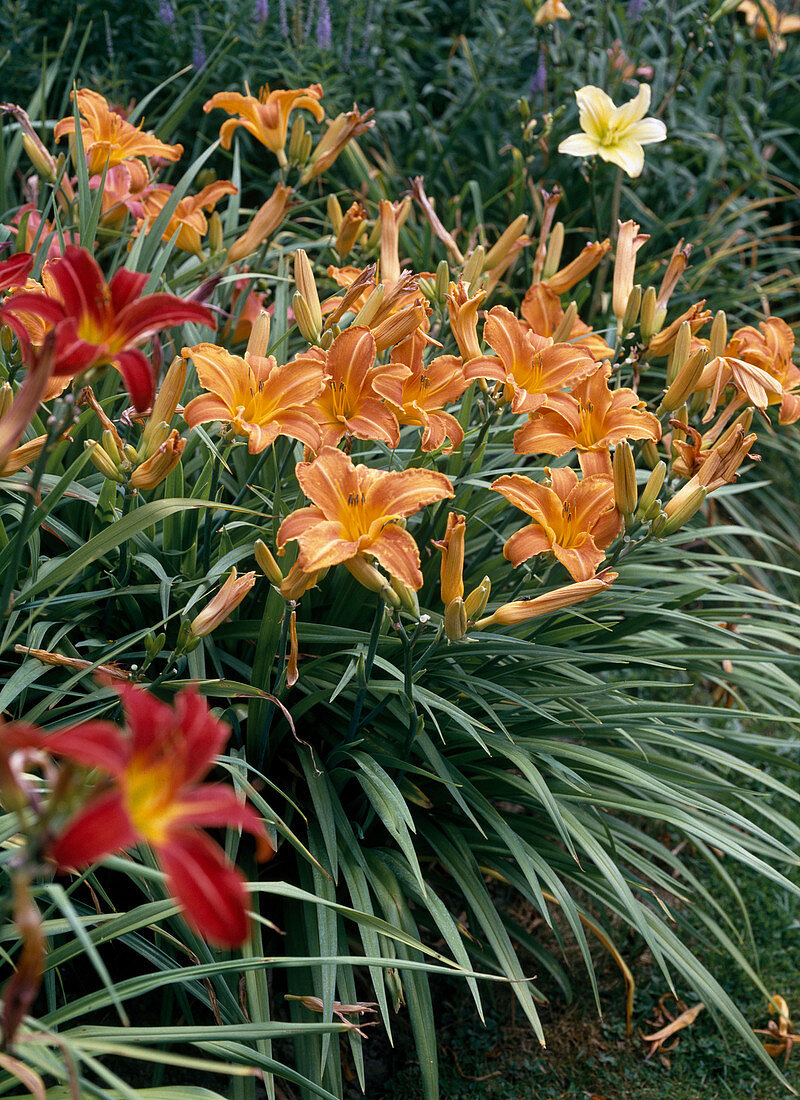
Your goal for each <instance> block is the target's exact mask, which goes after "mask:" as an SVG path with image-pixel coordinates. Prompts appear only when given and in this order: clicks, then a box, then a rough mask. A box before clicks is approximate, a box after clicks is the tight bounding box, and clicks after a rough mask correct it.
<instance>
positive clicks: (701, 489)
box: [658, 477, 708, 537]
mask: <svg viewBox="0 0 800 1100" xmlns="http://www.w3.org/2000/svg"><path fill="white" fill-rule="evenodd" d="M707 494H708V489H706V487H705V485H701V484H700V483H699V482H698V480H697V478H696V477H693V478H692V479H691V481H687V482H686V484H685V485H684V486H683V487H682V488H681V489H679V490H678V492H677V493H676V494H675V496H674V497H673V498H672V499H671V500H668V501H667V503H666V506H665V508H664V514H665V516H666V520H665V522H664V524H663V525H660V527H659V530H658V535H659V537H664V536H666V535H672V534H674V533H675V531H679V530H680V529H681V527H683V525H684V524H685V523H688V522H689V520H690V519H691V518H692V516H693V515H694V514H695V513H696V512H697V511H698V510H699V509H700V508H701V507H702V505H703V501H704V500H705V499H706V496H707Z"/></svg>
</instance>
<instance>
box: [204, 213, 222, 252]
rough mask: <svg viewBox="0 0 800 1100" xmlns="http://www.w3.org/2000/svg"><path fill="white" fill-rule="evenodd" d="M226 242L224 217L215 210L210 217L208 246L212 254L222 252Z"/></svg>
mask: <svg viewBox="0 0 800 1100" xmlns="http://www.w3.org/2000/svg"><path fill="white" fill-rule="evenodd" d="M224 244H225V240H224V234H223V231H222V219H221V218H220V216H219V214H218V213H217V212H216V210H215V211H214V212H213V213H212V214H210V215H209V218H208V247H209V249H210V251H211V255H212V256H213V255H214V254H215V253H217V252H221V251H222V249H223V246H224Z"/></svg>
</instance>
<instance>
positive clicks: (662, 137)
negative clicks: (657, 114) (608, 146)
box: [625, 118, 667, 145]
mask: <svg viewBox="0 0 800 1100" xmlns="http://www.w3.org/2000/svg"><path fill="white" fill-rule="evenodd" d="M625 137H626V138H633V140H634V141H638V142H639V144H640V145H652V144H653V142H656V141H666V140H667V128H666V126H665V125H664V123H663V122H662V121H661V119H660V118H643V119H642V121H641V122H634V124H633V125H632V126H629V127H628V129H627V131H626V133H625Z"/></svg>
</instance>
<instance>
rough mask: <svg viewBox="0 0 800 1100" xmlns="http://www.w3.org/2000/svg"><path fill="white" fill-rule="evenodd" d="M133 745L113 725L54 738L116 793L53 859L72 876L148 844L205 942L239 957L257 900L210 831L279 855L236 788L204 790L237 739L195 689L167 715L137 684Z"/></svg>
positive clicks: (82, 816) (79, 823) (85, 817)
mask: <svg viewBox="0 0 800 1100" xmlns="http://www.w3.org/2000/svg"><path fill="white" fill-rule="evenodd" d="M115 690H116V691H118V692H119V694H120V696H121V698H122V703H123V707H124V709H125V714H126V718H127V722H128V727H129V729H130V736H125V734H124V733H123V732H122V731H121V730H120V729H119V727H118V726H115V725H113V724H112V723H111V722H101V721H92V722H83V723H81V724H80V725H77V726H72V727H70V728H68V729H63V730H58V731H56V732H55V733H51V734H49V735H44V736H43V737H42V739H41V747H42V748H43V749H45V750H46V751H47V752H49V753H51V754H52V755H53V756H60V757H64V758H65V759H67V760H71V761H73V762H75V763H76V764H81V765H84V766H85V767H89V768H96V769H97V770H98V771H100V772H104V773H105V774H106V775H108V776H110V777H111V779H112V783H111V785H110V786H108V787H105V788H104V789H103V790H101V791H100V792H99V793H98V794H96V795H95V796H94V797H93V798H91V799H90V800H89V801H88V802H87V803H86V805H85V806H83V807H82V809H80V810H78V812H77V813H76V814H75V815H74V816H73V817H72V819H71V820H70V821H68V822H67V825H66V828H65V830H64V831H63V832H62V833H61V835H60V836H58V837H56V839H55V841H54V842H53V843H52V845H51V846H50V849H49V852H48V855H49V856H50V857H51V858H52V859H53V860H54V861H55V862H56V864H57V865H58V867H59V869H60V870H62V871H65V870H69V869H80V868H82V867H87V866H89V865H90V864H92V863H96V862H97V861H98V860H101V859H102V858H103V857H104V856H107V855H111V854H112V853H114V852H119V851H121V850H122V849H124V848H130V847H132V846H133V845H135V844H139V843H142V842H144V843H147V844H149V845H150V847H151V848H152V849H153V851H154V853H155V855H156V858H157V859H158V862H159V864H160V865H161V868H162V870H163V871H164V873H165V875H166V880H167V881H166V885H167V890H168V891H169V893H170V894H171V895H172V896H173V897H175V898H176V899H177V901H179V902H180V903H181V905H182V906H183V907H184V910H185V916H186V920H187V922H188V923H189V924H190V925H191V926H192V927H193V928H194V929H195V930H196V931H197V932H199V934H200V935H201V936H203V938H204V939H206V940H208V941H210V942H211V943H215V944H219V945H221V946H228V947H233V946H236V945H237V944H240V943H242V941H243V940H245V939H246V937H247V925H248V921H247V911H246V903H247V892H246V889H245V884H244V880H243V878H242V876H241V874H240V873H239V871H238V870H237V869H236V868H235V867H233V866H232V865H231V864H230V863H229V862H228V860H227V859H226V858H225V855H224V853H223V851H222V849H221V848H220V847H219V846H218V845H217V844H215V843H214V841H212V840H211V838H210V837H208V836H207V835H206V834H205V833H204V832H202V831H201V830H202V829H203V828H204V827H212V828H220V827H225V826H229V827H231V828H234V829H235V828H239V829H246V830H247V831H248V832H251V833H252V834H253V835H254V836H255V837H256V839H257V841H258V844H259V856H260V857H261V858H269V857H270V856H271V855H273V848H272V845H271V844H270V842H269V840H268V839H267V836H266V834H265V832H264V827H263V823H262V821H261V818H260V817H259V816H258V814H257V813H256V811H255V810H254V809H253V808H252V807H251V806H249V805H247V804H246V803H243V802H240V801H239V799H238V798H237V797H236V794H235V792H234V791H233V789H232V788H231V787H228V786H226V785H225V784H222V783H201V782H200V780H201V779H202V778H203V776H205V775H206V774H207V773H208V771H209V770H210V769H211V768H212V767H213V765H214V761H215V759H216V757H217V755H218V754H219V752H220V751H221V750H222V748H223V746H224V745H225V743H226V741H227V740H228V737H229V736H230V728H229V727H228V726H226V725H225V724H224V723H223V722H219V721H217V719H216V718H214V717H213V715H211V714H210V713H209V710H208V704H207V703H206V701H205V699H204V698H203V697H202V696H201V695H199V694H198V693H197V691H196V690H195V689H194V688H185V689H184V690H183V691H182V692H180V694H179V695H177V696H176V699H175V707H174V709H173V708H172V707H168V706H166V705H165V704H164V703H161V702H159V701H158V700H157V699H155V698H154V697H153V696H152V695H150V694H148V693H147V692H146V691H142V690H141V689H140V688H137V687H134V686H133V685H132V684H124V683H123V684H117V685H115Z"/></svg>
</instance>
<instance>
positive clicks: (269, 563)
mask: <svg viewBox="0 0 800 1100" xmlns="http://www.w3.org/2000/svg"><path fill="white" fill-rule="evenodd" d="M253 554H254V555H255V559H256V563H257V564H258V567H259V569H261V570H263V573H264V576H265V577H266V578H267V580H268V581H269V583H270V584H274V585H275V587H276V588H280V586H281V585H282V584H283V573H282V572H281V568H280V566H279V565H278V563H277V562H276V561H275V558H274V557H273V556H272V551H271V550H270V548H269V547H268V546H267V544H266V543H265V542H264V541H262V539H256V541H255V546H254V547H253Z"/></svg>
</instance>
